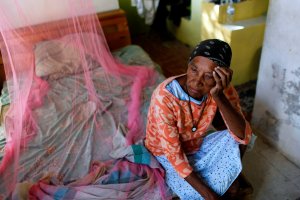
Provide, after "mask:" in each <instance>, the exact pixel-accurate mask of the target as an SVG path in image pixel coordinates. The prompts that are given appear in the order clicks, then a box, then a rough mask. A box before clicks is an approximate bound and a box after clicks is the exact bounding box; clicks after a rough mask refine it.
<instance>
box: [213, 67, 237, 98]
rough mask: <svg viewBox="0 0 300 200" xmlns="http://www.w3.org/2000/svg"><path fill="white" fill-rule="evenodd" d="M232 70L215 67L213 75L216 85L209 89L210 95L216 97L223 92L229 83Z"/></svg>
mask: <svg viewBox="0 0 300 200" xmlns="http://www.w3.org/2000/svg"><path fill="white" fill-rule="evenodd" d="M232 74H233V71H232V70H231V69H230V68H225V67H216V68H215V70H214V71H213V77H214V79H215V81H216V85H215V86H214V87H213V88H212V89H211V90H210V94H211V95H212V97H218V96H219V95H220V94H223V91H224V89H225V88H227V87H228V86H229V85H230V82H231V79H232Z"/></svg>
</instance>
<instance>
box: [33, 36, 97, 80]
mask: <svg viewBox="0 0 300 200" xmlns="http://www.w3.org/2000/svg"><path fill="white" fill-rule="evenodd" d="M76 39H78V38H76V35H74V34H72V35H67V36H65V37H63V38H61V39H56V40H48V41H43V42H39V43H37V44H36V46H35V49H34V55H35V73H36V75H37V76H38V77H48V78H49V79H59V78H62V77H65V76H67V75H72V74H76V73H81V72H83V68H82V57H84V58H85V59H86V62H87V65H88V66H87V67H88V69H89V70H90V69H92V68H95V67H96V66H99V64H98V63H97V62H96V61H94V60H93V59H92V58H91V56H88V55H85V54H84V55H81V52H80V49H79V48H77V45H76V43H75V42H74V41H76Z"/></svg>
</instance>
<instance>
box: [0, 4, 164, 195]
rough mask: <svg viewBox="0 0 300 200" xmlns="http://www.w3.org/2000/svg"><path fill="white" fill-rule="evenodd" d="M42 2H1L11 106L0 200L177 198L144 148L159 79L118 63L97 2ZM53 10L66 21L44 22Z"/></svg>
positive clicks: (1, 167)
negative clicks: (147, 117)
mask: <svg viewBox="0 0 300 200" xmlns="http://www.w3.org/2000/svg"><path fill="white" fill-rule="evenodd" d="M42 2H43V5H44V7H42V8H41V7H40V9H36V7H35V4H36V3H38V2H36V1H21V0H13V1H1V2H0V30H1V53H2V57H3V62H4V67H5V74H6V83H7V87H8V91H9V98H10V108H9V111H8V113H7V115H6V118H5V133H6V145H5V154H4V157H3V159H2V161H1V164H0V179H1V180H0V193H1V195H0V199H1V198H3V199H6V198H8V199H10V198H12V199H21V198H28V199H91V198H95V199H127V198H130V199H168V198H170V196H169V195H168V193H167V191H166V188H165V183H164V180H163V176H164V173H163V170H162V169H161V168H160V167H159V165H158V164H157V163H156V161H155V160H154V159H153V158H152V157H151V156H150V154H149V152H147V150H146V149H145V148H144V147H143V143H142V139H143V138H144V134H145V133H144V132H145V115H146V113H147V104H148V103H149V101H150V96H151V91H153V89H154V88H155V85H156V84H157V80H158V79H159V75H158V73H157V72H156V71H155V70H154V69H153V68H151V67H145V66H129V65H126V64H122V63H121V61H120V59H116V58H115V57H113V56H112V54H111V52H110V50H109V47H108V45H107V43H106V39H105V36H104V34H103V31H102V29H101V26H100V23H99V21H98V19H97V16H96V14H95V13H96V12H95V8H94V7H95V6H94V4H93V1H91V0H44V1H42ZM30 4H32V5H30ZM25 7H26V8H31V9H29V10H28V9H27V10H26V9H24V8H25ZM48 10H52V11H53V10H54V11H57V13H60V14H63V17H61V16H57V19H53V20H54V22H49V23H42V24H39V23H40V22H39V21H38V20H39V19H37V18H36V16H37V14H39V15H40V16H43V14H44V13H47V11H48ZM54 18H55V17H54ZM61 18H64V19H61ZM142 113H143V114H142Z"/></svg>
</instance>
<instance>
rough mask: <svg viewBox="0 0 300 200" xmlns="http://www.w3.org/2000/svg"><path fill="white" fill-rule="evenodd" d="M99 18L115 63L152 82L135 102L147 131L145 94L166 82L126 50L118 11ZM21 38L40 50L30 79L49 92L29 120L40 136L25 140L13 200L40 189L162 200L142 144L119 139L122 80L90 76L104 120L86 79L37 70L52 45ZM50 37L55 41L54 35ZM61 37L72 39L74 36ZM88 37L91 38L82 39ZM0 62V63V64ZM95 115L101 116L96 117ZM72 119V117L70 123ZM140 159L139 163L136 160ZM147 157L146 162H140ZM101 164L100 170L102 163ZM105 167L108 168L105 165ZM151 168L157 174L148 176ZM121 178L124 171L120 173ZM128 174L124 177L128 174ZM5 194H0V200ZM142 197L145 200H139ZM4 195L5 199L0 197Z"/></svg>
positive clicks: (124, 93)
mask: <svg viewBox="0 0 300 200" xmlns="http://www.w3.org/2000/svg"><path fill="white" fill-rule="evenodd" d="M98 18H99V19H100V21H101V26H102V28H103V31H104V34H105V35H106V39H107V42H108V45H109V48H110V50H111V51H112V52H113V55H114V57H115V58H116V59H118V60H119V61H120V62H122V63H125V64H127V65H143V66H147V67H148V68H151V69H153V70H154V71H155V73H156V76H155V79H154V80H153V82H152V83H151V84H150V86H149V87H146V88H145V89H144V90H143V91H142V95H141V96H142V97H141V98H142V105H141V110H140V112H141V113H142V121H143V123H144V124H145V123H146V115H147V111H148V106H149V103H150V97H151V93H152V91H153V90H154V88H155V87H156V86H157V85H158V84H159V83H160V82H162V81H163V80H164V77H163V75H162V74H161V71H160V68H159V66H158V65H157V64H156V63H155V62H153V61H152V60H151V58H150V57H149V55H148V54H147V53H146V52H145V51H144V50H143V49H142V48H141V47H139V46H136V45H131V44H130V43H131V41H130V34H129V30H128V27H127V21H126V17H125V13H124V11H122V10H115V11H110V12H105V13H99V14H98ZM83 23H84V22H83ZM64 24H65V23H64V20H61V21H57V22H51V23H47V24H42V25H37V26H36V27H35V28H36V29H40V30H43V28H42V27H43V26H47V27H48V28H49V27H52V26H53V30H55V29H57V26H59V27H60V29H63V28H64ZM20 34H24V36H25V37H26V38H27V39H28V40H33V41H34V42H35V43H37V44H38V45H37V46H36V47H35V48H36V50H35V56H36V57H35V59H36V73H37V74H38V75H39V76H40V77H47V78H46V79H45V80H46V81H47V83H48V84H49V88H50V89H49V90H48V91H47V94H45V96H44V104H43V106H41V107H39V108H37V109H34V111H33V117H34V118H35V119H36V121H37V122H38V125H37V128H36V130H37V131H38V133H39V134H37V135H38V137H33V138H32V139H31V141H30V143H28V145H27V146H26V150H24V152H23V153H22V154H21V157H20V163H21V164H20V173H19V175H18V181H17V182H18V184H17V186H16V187H15V189H14V192H13V198H15V199H22V198H24V199H26V197H27V198H28V196H26V195H28V194H27V193H26V192H28V191H29V188H31V189H32V188H33V186H34V187H35V189H37V188H38V189H37V190H39V192H42V191H43V192H45V191H47V192H48V193H47V194H48V195H49V197H50V196H51V195H52V196H51V197H53V198H54V197H60V198H57V199H64V198H65V199H73V198H74V199H89V198H97V199H116V198H118V199H125V198H126V197H128V198H132V199H141V198H144V199H161V198H162V196H161V193H160V192H159V190H160V189H159V188H158V186H155V185H157V184H156V183H155V180H154V179H153V177H151V176H150V175H153V173H158V172H159V173H160V172H161V171H160V170H161V169H160V167H159V166H158V165H157V163H155V161H154V160H153V159H152V158H151V157H150V155H149V154H148V152H147V151H146V150H145V149H144V148H143V145H142V143H141V142H140V143H139V144H134V145H131V146H126V141H125V138H124V135H126V133H127V128H126V123H125V122H126V120H127V117H128V111H127V109H125V107H126V101H127V100H128V96H129V93H130V91H129V89H128V87H127V86H128V85H130V84H131V82H130V81H128V80H126V79H122V80H119V79H115V78H114V77H113V76H107V74H105V73H103V69H102V68H101V67H91V69H90V70H91V74H92V76H91V77H92V81H93V83H94V85H95V88H96V89H97V91H96V93H97V97H98V98H99V99H101V102H102V103H103V105H104V107H105V109H108V110H109V111H110V112H109V114H107V113H106V112H99V111H96V105H95V104H94V103H93V102H91V101H89V100H88V98H87V96H88V94H87V92H86V88H85V87H84V78H83V76H82V74H81V73H80V72H79V73H71V74H70V73H67V74H64V71H59V73H54V72H53V71H51V72H49V71H46V72H45V71H43V70H38V65H42V64H44V65H45V63H44V62H43V61H44V60H45V59H44V57H43V56H44V55H45V54H46V52H47V51H49V49H51V48H52V49H55V50H57V48H58V46H56V43H55V42H53V41H52V39H51V38H50V39H49V38H46V39H45V38H41V37H39V35H38V34H37V35H34V36H32V35H30V34H28V32H26V31H25V30H22V29H20ZM51 37H53V39H55V34H53V35H52V36H51ZM67 37H72V33H70V36H69V35H68V36H67ZM87 37H90V36H89V35H87ZM67 50H68V48H65V47H64V48H62V49H61V52H64V53H65V52H66V51H67ZM70 51H71V53H69V54H72V49H71V50H70ZM38 59H40V62H38V61H37V60H38ZM0 61H1V62H2V59H1V60H0ZM0 65H1V63H0ZM90 65H91V66H94V65H98V63H94V62H93V60H90ZM58 66H59V65H58ZM1 70H2V71H1V74H0V77H1V85H3V88H2V93H1V97H0V102H1V127H0V131H1V133H0V149H1V154H0V157H1V158H2V156H3V149H4V147H5V129H4V126H3V121H4V120H8V121H9V120H12V118H11V116H10V115H9V114H7V110H8V109H9V106H10V98H9V93H8V89H7V87H8V86H9V85H10V84H11V83H10V80H6V81H4V80H5V76H4V71H3V67H1ZM58 70H59V69H58ZM49 74H50V75H49ZM53 74H55V76H54V75H53ZM107 79H109V80H110V82H111V86H110V87H107V86H106V85H105V81H107ZM74 85H77V86H78V87H76V94H77V95H76V96H73V95H70V94H73V90H74V87H73V86H74ZM98 90H99V91H98ZM100 91H101V92H100ZM74 94H75V91H74ZM78 94H80V95H78ZM74 103H75V104H76V107H77V108H78V109H77V110H76V113H72V109H71V106H70V105H72V106H74V105H73V104H74ZM95 112H99V113H97V115H95ZM70 113H72V116H71V115H70ZM95 116H96V118H97V119H96V120H97V122H99V124H101V127H100V128H99V127H98V128H97V131H99V130H100V131H101V132H103V134H102V135H101V137H99V136H97V134H96V133H95V130H96V128H95V127H94V124H93V121H94V120H95V118H94V117H95ZM73 117H74V118H75V119H74V118H73ZM143 131H144V130H143ZM112 133H113V134H112ZM103 136H105V137H103ZM108 141H109V142H108ZM136 152H138V153H136ZM138 157H139V159H137V158H138ZM141 157H143V158H141ZM145 157H146V158H147V159H146V161H145ZM128 161H129V162H128ZM104 162H106V164H103V163H104ZM107 163H109V164H108V165H107ZM133 163H134V164H136V163H137V164H139V165H140V166H138V169H139V170H138V172H137V170H136V169H137V168H136V167H137V166H136V165H133ZM108 166H109V167H108ZM141 166H143V167H141ZM145 166H146V167H145ZM124 169H126V170H127V171H126V170H125V171H126V173H125V172H124ZM149 169H155V170H152V171H151V170H150V171H149ZM156 169H157V170H156ZM7 170H8V171H9V170H11V172H10V173H11V174H13V171H12V169H7ZM108 171H109V172H110V173H109V174H108V173H107V172H108ZM121 172H124V174H122V173H121ZM128 172H130V173H129V174H128ZM10 173H8V174H10ZM116 174H117V175H116ZM7 176H8V175H6V176H2V178H0V179H2V180H1V181H0V182H2V183H3V182H5V181H7V179H8V177H7ZM116 177H117V178H116ZM41 180H42V181H41ZM45 180H46V184H45ZM128 182H130V183H131V184H133V185H134V188H131V190H132V191H130V192H128V191H126V184H127V183H128ZM1 187H2V186H0V188H1ZM149 188H152V190H149ZM62 191H63V192H62ZM116 191H118V192H116ZM149 191H150V192H149ZM3 192H4V191H3V190H1V192H0V193H1V194H2V193H3ZM39 192H36V193H39ZM58 194H59V195H60V196H59V195H58ZM145 194H147V195H146V196H145ZM5 195H8V194H5ZM5 195H4V196H3V197H6V196H5ZM55 195H56V196H55ZM57 195H58V196H57ZM97 195H98V196H97ZM71 196H72V198H71ZM75 197H76V198H75ZM0 199H1V195H0Z"/></svg>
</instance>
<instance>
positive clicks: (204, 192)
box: [185, 172, 219, 200]
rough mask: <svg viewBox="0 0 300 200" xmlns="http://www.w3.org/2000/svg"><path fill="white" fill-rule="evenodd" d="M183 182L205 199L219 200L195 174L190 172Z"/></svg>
mask: <svg viewBox="0 0 300 200" xmlns="http://www.w3.org/2000/svg"><path fill="white" fill-rule="evenodd" d="M185 180H186V181H187V182H188V183H189V184H190V185H191V186H192V187H193V188H194V189H195V190H196V191H197V192H198V193H199V194H200V195H201V196H202V197H203V198H204V199H205V200H216V199H219V197H218V195H217V194H216V193H215V192H213V191H212V190H211V189H210V188H209V187H208V186H207V185H206V184H205V183H204V182H203V181H202V180H201V178H200V177H199V176H198V175H197V174H196V173H195V172H192V173H191V174H190V175H188V176H187V177H186V178H185Z"/></svg>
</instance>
